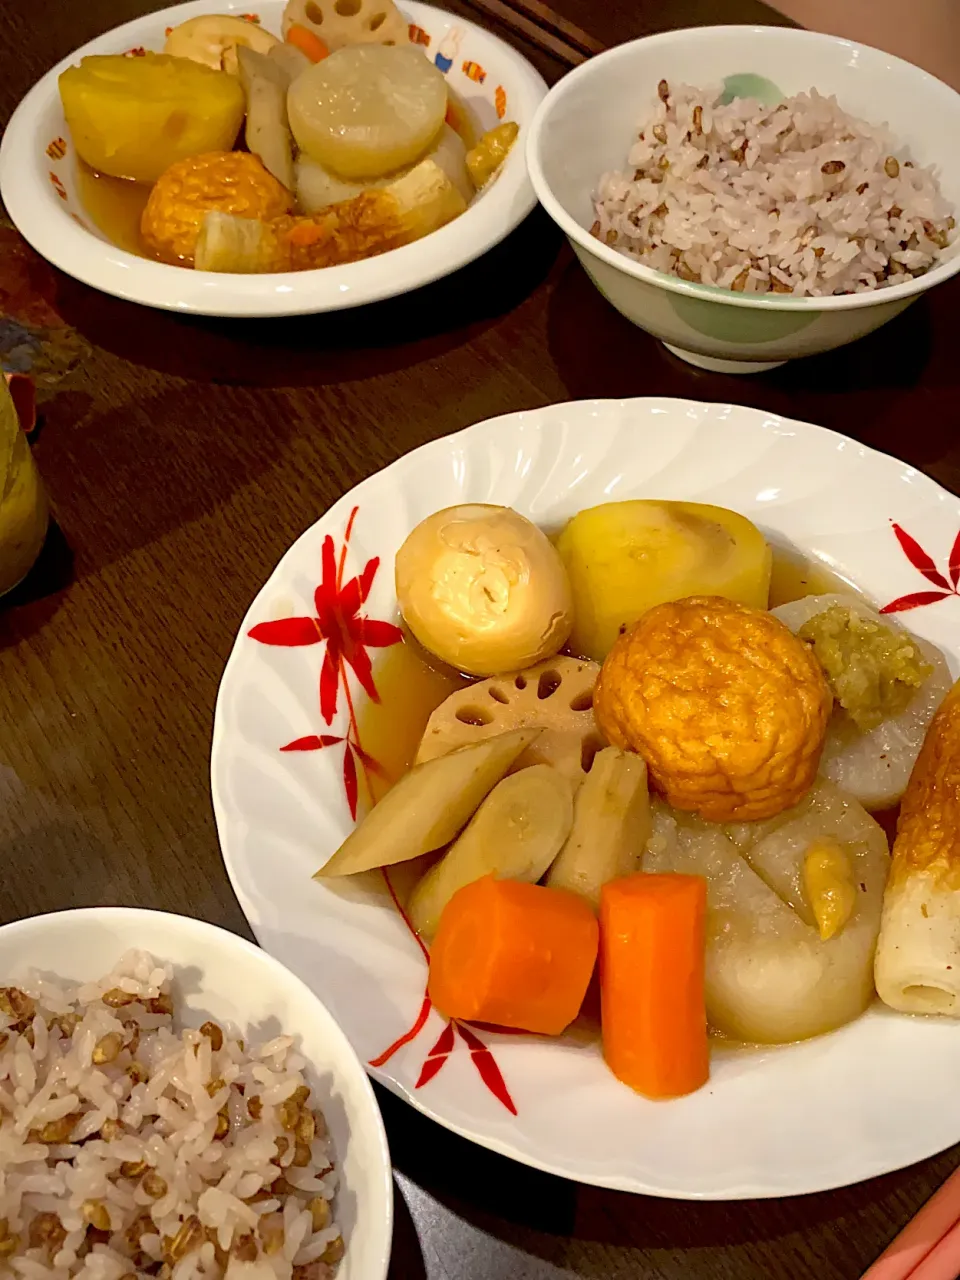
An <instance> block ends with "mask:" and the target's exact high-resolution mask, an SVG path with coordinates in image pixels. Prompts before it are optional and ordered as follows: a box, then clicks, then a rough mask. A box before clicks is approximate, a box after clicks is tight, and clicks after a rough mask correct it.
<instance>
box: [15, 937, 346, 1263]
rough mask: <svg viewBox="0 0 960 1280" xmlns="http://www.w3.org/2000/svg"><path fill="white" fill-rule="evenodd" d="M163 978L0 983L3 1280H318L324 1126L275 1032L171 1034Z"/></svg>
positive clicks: (325, 1191) (132, 970) (335, 1259)
mask: <svg viewBox="0 0 960 1280" xmlns="http://www.w3.org/2000/svg"><path fill="white" fill-rule="evenodd" d="M171 977H172V971H171V969H170V967H169V966H165V965H161V964H158V963H157V962H156V961H154V960H153V959H152V958H151V957H150V956H148V955H146V954H145V953H144V952H138V951H131V952H129V953H128V954H127V955H125V956H124V957H123V958H122V959H121V960H120V962H119V964H118V965H117V968H116V970H115V971H114V972H113V973H111V974H110V975H109V976H108V977H106V978H104V979H103V981H102V982H95V983H86V984H83V985H79V986H77V985H75V984H66V983H64V984H62V985H61V984H55V983H52V982H50V981H47V980H45V979H42V978H39V977H31V978H30V979H28V980H24V981H22V982H21V983H20V985H19V986H18V987H2V988H0V1273H3V1274H7V1275H14V1276H17V1277H26V1278H27V1280H47V1278H48V1277H56V1278H57V1280H60V1278H61V1277H62V1278H63V1280H66V1278H67V1277H72V1276H83V1277H87V1278H89V1280H124V1278H126V1280H135V1278H136V1277H141V1276H158V1277H163V1280H208V1278H209V1280H219V1278H220V1277H221V1276H224V1275H225V1276H226V1277H227V1278H228V1280H330V1277H332V1276H334V1275H335V1273H336V1271H337V1264H338V1263H339V1261H340V1258H341V1256H342V1253H343V1240H342V1237H341V1235H340V1230H339V1228H338V1227H337V1225H336V1223H335V1221H334V1219H333V1205H332V1200H333V1195H334V1188H335V1182H336V1174H335V1172H334V1169H333V1155H332V1152H331V1146H330V1140H329V1137H328V1134H327V1126H326V1124H325V1122H324V1118H323V1116H322V1115H321V1113H320V1112H319V1111H317V1110H315V1109H313V1108H312V1107H311V1105H310V1101H309V1099H310V1089H309V1088H308V1086H307V1084H306V1082H305V1080H304V1076H303V1071H304V1068H305V1067H306V1062H305V1060H304V1059H303V1058H302V1057H301V1056H300V1055H299V1054H298V1053H296V1052H295V1051H294V1049H293V1039H292V1037H290V1036H285V1035H284V1036H277V1037H276V1038H275V1039H273V1040H270V1041H269V1042H267V1043H265V1044H260V1045H249V1046H247V1047H245V1046H244V1042H243V1041H242V1040H241V1039H239V1038H238V1037H237V1036H236V1035H235V1034H234V1033H233V1032H232V1031H231V1030H229V1029H228V1028H226V1027H220V1026H217V1025H216V1023H213V1022H206V1023H204V1025H203V1026H202V1027H201V1028H200V1030H199V1031H194V1030H179V1031H178V1030H175V1027H174V1016H173V1015H174V1009H173V1000H172V997H171V994H170V981H171Z"/></svg>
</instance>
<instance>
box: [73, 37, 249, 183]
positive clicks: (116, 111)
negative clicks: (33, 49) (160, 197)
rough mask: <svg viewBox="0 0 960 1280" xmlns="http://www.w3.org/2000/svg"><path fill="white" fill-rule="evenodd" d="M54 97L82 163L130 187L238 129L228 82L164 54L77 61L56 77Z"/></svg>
mask: <svg viewBox="0 0 960 1280" xmlns="http://www.w3.org/2000/svg"><path fill="white" fill-rule="evenodd" d="M60 98H61V100H62V102H63V113H64V116H65V117H66V121H67V125H68V127H69V129H70V133H71V136H72V138H73V144H74V146H75V147H76V149H77V154H78V155H79V156H80V158H81V160H85V161H86V162H87V164H88V165H90V166H91V168H93V169H96V170H97V171H98V172H100V173H106V174H109V175H110V176H111V177H114V178H134V179H135V180H136V181H137V182H156V180H157V179H158V178H159V177H160V175H161V174H162V173H163V172H164V170H166V169H169V167H170V165H172V164H175V163H176V162H177V161H178V160H182V159H184V158H185V157H187V156H195V155H199V154H200V153H201V152H205V151H226V150H228V149H229V148H230V147H232V146H233V144H234V142H235V141H236V138H237V134H238V132H239V131H240V125H241V124H242V123H243V113H244V98H243V89H242V88H241V86H240V84H239V82H238V81H237V80H236V79H235V78H234V77H233V76H228V75H224V73H223V72H222V71H211V70H210V68H209V67H202V66H200V65H199V64H198V63H196V62H191V61H190V60H189V59H188V58H172V57H169V56H168V55H167V54H163V53H147V54H144V55H143V57H140V58H125V57H123V56H122V55H121V54H106V55H93V56H91V57H88V58H82V59H81V61H80V65H79V66H77V67H68V68H67V70H66V71H64V72H63V74H62V75H61V76H60Z"/></svg>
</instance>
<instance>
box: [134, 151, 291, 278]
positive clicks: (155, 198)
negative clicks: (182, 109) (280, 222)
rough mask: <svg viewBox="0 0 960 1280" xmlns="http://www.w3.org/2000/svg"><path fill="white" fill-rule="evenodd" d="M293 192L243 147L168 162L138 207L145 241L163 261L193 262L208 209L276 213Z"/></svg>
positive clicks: (252, 214) (243, 213) (236, 213)
mask: <svg viewBox="0 0 960 1280" xmlns="http://www.w3.org/2000/svg"><path fill="white" fill-rule="evenodd" d="M292 203H293V196H292V195H291V194H290V192H289V191H288V190H287V189H286V187H284V185H283V184H282V183H281V182H278V181H277V179H276V178H274V177H273V175H272V174H269V173H268V172H267V171H266V169H265V168H264V167H263V164H262V163H261V161H260V160H259V158H258V157H257V156H255V155H251V154H250V153H249V152H247V151H213V152H209V153H208V154H206V155H202V156H191V157H190V158H189V159H187V160H180V161H178V162H177V164H174V165H171V166H170V168H169V169H168V170H167V171H166V173H164V174H163V175H162V176H161V177H160V179H159V180H158V181H157V183H156V185H155V186H154V188H153V190H152V191H151V192H150V198H149V200H148V201H147V207H146V208H145V209H144V211H143V219H142V221H141V224H140V230H141V233H142V235H143V239H144V243H145V244H146V245H147V247H148V248H149V249H151V250H152V251H153V252H154V253H155V254H156V255H157V257H159V258H162V259H163V261H164V262H172V263H179V264H180V265H181V266H189V265H191V264H192V263H193V260H194V255H195V252H196V247H197V238H198V237H199V235H200V229H201V227H202V226H203V220H204V218H205V217H206V215H207V214H208V213H210V212H211V211H212V210H217V211H219V212H220V213H228V214H233V215H234V216H236V217H238V218H276V217H279V216H281V215H282V214H284V213H286V212H287V211H288V210H289V209H290V207H291V205H292Z"/></svg>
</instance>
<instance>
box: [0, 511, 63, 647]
mask: <svg viewBox="0 0 960 1280" xmlns="http://www.w3.org/2000/svg"><path fill="white" fill-rule="evenodd" d="M72 579H73V552H72V550H71V549H70V546H69V544H68V542H67V540H66V538H65V537H64V535H63V530H62V529H61V528H60V526H59V525H58V524H57V522H56V521H55V520H51V522H50V528H49V530H48V531H47V537H46V540H45V542H44V544H43V548H42V550H41V552H40V555H39V557H38V559H37V562H36V564H35V565H34V566H33V568H32V569H31V570H30V572H29V573H28V574H27V576H26V577H25V578H24V580H23V581H22V582H21V583H20V585H19V586H18V587H15V588H14V589H13V591H10V592H8V593H7V594H6V595H5V596H2V597H0V649H2V648H3V647H4V646H5V645H7V644H13V643H15V642H16V641H17V640H24V639H26V638H27V637H28V636H30V635H32V634H33V633H34V632H35V631H37V630H38V629H39V628H40V627H42V626H43V625H44V624H45V623H46V622H47V621H48V620H49V619H50V618H51V617H52V616H53V614H54V613H55V612H56V610H57V607H58V604H59V600H60V594H61V592H63V591H65V590H66V588H67V587H68V586H69V585H70V583H71V581H72ZM22 605H36V606H37V607H36V608H33V609H30V610H24V609H22V608H21V606H22Z"/></svg>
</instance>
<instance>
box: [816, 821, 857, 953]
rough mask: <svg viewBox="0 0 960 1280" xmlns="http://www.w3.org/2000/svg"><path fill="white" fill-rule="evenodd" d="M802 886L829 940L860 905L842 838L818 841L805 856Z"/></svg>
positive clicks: (820, 927)
mask: <svg viewBox="0 0 960 1280" xmlns="http://www.w3.org/2000/svg"><path fill="white" fill-rule="evenodd" d="M803 887H804V890H805V892H806V895H807V898H808V900H809V902H810V908H811V910H812V911H813V914H814V918H815V919H816V922H817V928H818V929H819V930H820V937H821V939H822V941H824V942H826V941H827V940H828V939H829V938H833V937H835V936H836V934H838V933H839V932H840V930H841V929H842V928H843V926H844V925H845V924H846V923H847V921H848V920H849V919H850V917H851V916H852V915H853V911H854V908H855V907H856V905H857V887H856V885H855V884H854V882H853V867H852V866H851V865H850V859H849V858H848V857H847V855H846V852H845V851H844V848H843V846H842V845H841V844H840V842H839V840H833V839H829V838H824V839H822V840H815V841H814V842H813V844H812V845H811V846H810V848H809V849H808V850H807V852H806V854H805V856H804V859H803Z"/></svg>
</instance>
